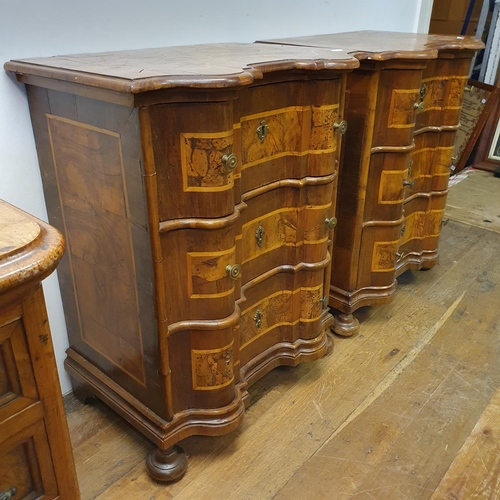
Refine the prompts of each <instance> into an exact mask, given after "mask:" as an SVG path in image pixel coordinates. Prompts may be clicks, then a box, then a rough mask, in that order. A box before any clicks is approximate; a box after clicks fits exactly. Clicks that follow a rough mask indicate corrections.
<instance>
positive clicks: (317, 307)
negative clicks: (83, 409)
mask: <svg viewBox="0 0 500 500" xmlns="http://www.w3.org/2000/svg"><path fill="white" fill-rule="evenodd" d="M481 47H482V43H481V42H480V41H478V40H476V39H475V38H471V37H450V36H433V35H417V34H405V33H387V32H357V33H343V34H333V35H322V36H312V37H304V38H294V39H286V40H274V41H267V42H258V43H255V44H219V45H198V46H191V47H171V48H164V49H152V50H137V51H128V52H113V53H101V54H83V55H77V56H59V57H53V58H43V59H30V60H24V61H11V62H9V63H7V64H6V65H5V68H6V69H7V70H10V71H13V72H15V73H16V74H17V77H18V80H19V81H21V82H24V83H25V84H26V86H27V93H28V99H29V104H30V110H31V117H32V122H33V130H34V134H35V140H36V144H37V150H38V157H39V162H40V168H41V171H42V174H43V181H44V190H45V196H46V202H47V208H48V212H49V217H50V221H51V223H52V224H53V225H54V226H56V227H57V228H58V229H59V230H60V231H61V232H62V233H63V235H64V236H65V238H66V240H67V253H66V256H65V258H64V259H63V260H62V262H61V264H60V267H59V280H60V285H61V290H62V295H63V302H64V309H65V315H66V320H67V325H68V334H69V338H70V348H69V350H68V357H67V360H66V368H67V370H68V371H69V373H70V375H71V376H72V378H73V380H74V388H75V393H76V394H80V396H81V397H82V398H84V397H86V396H91V395H94V396H98V397H99V398H101V399H103V401H105V402H106V403H107V404H109V405H110V406H111V407H112V408H114V409H115V410H116V411H117V412H118V413H120V414H121V415H122V416H123V417H124V418H125V419H127V420H128V421H129V422H130V423H131V424H132V425H134V426H135V427H136V428H138V429H139V430H140V431H141V432H143V433H144V434H145V435H146V436H147V437H149V438H150V439H151V440H152V441H153V442H154V443H156V445H157V446H158V448H157V450H155V451H154V452H153V453H152V454H151V455H150V456H149V457H148V459H147V467H148V471H149V472H150V474H151V475H152V476H153V477H155V478H156V479H159V480H173V479H176V478H178V477H180V476H181V475H182V474H183V473H184V471H185V470H186V466H187V461H186V458H185V456H184V455H183V453H182V450H181V449H180V448H179V447H178V446H176V443H178V442H179V441H180V440H182V439H183V438H185V437H188V436H190V435H193V434H202V435H220V434H224V433H227V432H230V431H232V430H233V429H235V428H236V426H237V425H238V424H239V423H240V421H241V419H242V417H243V414H244V405H245V402H246V401H247V399H248V393H247V389H248V387H249V386H250V385H251V384H252V383H253V382H254V381H256V380H257V379H258V378H260V377H261V376H263V375H264V374H265V373H267V372H268V371H269V370H271V369H272V368H274V367H276V366H278V365H283V364H285V365H296V364H297V363H299V362H302V361H310V360H315V359H318V358H320V357H322V356H323V355H324V354H326V353H327V352H329V350H330V349H331V347H332V344H331V338H330V337H329V336H328V335H327V332H328V331H329V329H330V328H333V331H335V332H336V333H338V334H340V335H352V334H353V333H355V332H356V331H357V329H358V328H359V325H358V323H357V321H356V320H355V318H354V316H353V315H352V313H353V311H355V310H356V309H357V308H358V307H361V306H365V305H370V304H380V303H383V302H386V301H388V300H389V299H390V298H391V295H392V294H393V293H394V291H395V284H396V278H397V276H398V275H399V274H400V273H402V272H404V271H405V270H407V269H420V268H429V267H432V266H434V265H435V264H436V263H437V260H438V239H439V232H440V223H441V219H442V217H443V211H444V207H445V202H446V194H447V184H448V176H449V172H450V163H451V155H452V148H453V143H454V136H455V132H456V130H457V128H458V126H459V124H458V116H459V111H460V106H461V100H462V95H463V92H464V87H465V85H466V81H467V75H468V70H469V65H470V61H471V58H472V56H473V54H474V52H475V51H476V50H478V49H480V48H481ZM328 306H330V307H333V308H335V309H336V310H337V311H339V312H338V314H337V315H336V317H335V318H334V316H333V315H332V313H331V311H330V310H329V307H328Z"/></svg>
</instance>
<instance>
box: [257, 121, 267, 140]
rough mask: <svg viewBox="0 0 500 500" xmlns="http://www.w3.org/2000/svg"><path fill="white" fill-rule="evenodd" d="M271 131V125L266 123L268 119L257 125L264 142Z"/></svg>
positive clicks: (258, 132)
mask: <svg viewBox="0 0 500 500" xmlns="http://www.w3.org/2000/svg"><path fill="white" fill-rule="evenodd" d="M268 133H269V125H267V124H266V120H262V121H261V122H260V125H259V126H258V127H257V137H258V138H259V141H260V142H264V139H265V138H266V137H267V134H268Z"/></svg>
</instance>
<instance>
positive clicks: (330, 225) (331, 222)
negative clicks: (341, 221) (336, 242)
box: [325, 217, 337, 229]
mask: <svg viewBox="0 0 500 500" xmlns="http://www.w3.org/2000/svg"><path fill="white" fill-rule="evenodd" d="M325 224H326V227H327V228H328V229H333V228H334V227H335V226H336V225H337V217H330V218H329V219H325Z"/></svg>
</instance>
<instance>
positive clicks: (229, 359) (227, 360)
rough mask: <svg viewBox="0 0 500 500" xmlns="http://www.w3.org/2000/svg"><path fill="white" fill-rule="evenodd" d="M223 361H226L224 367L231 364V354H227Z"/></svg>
mask: <svg viewBox="0 0 500 500" xmlns="http://www.w3.org/2000/svg"><path fill="white" fill-rule="evenodd" d="M224 359H225V361H226V365H228V366H229V365H230V364H231V353H229V352H228V353H227V354H226V356H225V358H224Z"/></svg>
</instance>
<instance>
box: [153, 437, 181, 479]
mask: <svg viewBox="0 0 500 500" xmlns="http://www.w3.org/2000/svg"><path fill="white" fill-rule="evenodd" d="M187 465H188V460H187V457H186V455H185V453H184V450H183V449H182V448H181V447H180V446H177V445H175V446H171V447H170V448H167V449H166V450H161V449H160V448H156V449H155V450H153V451H151V453H150V454H149V455H148V457H147V458H146V470H147V471H148V473H149V475H150V476H151V477H152V478H153V479H156V480H157V481H175V480H177V479H179V478H181V477H182V476H183V475H184V473H185V472H186V469H187Z"/></svg>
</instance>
